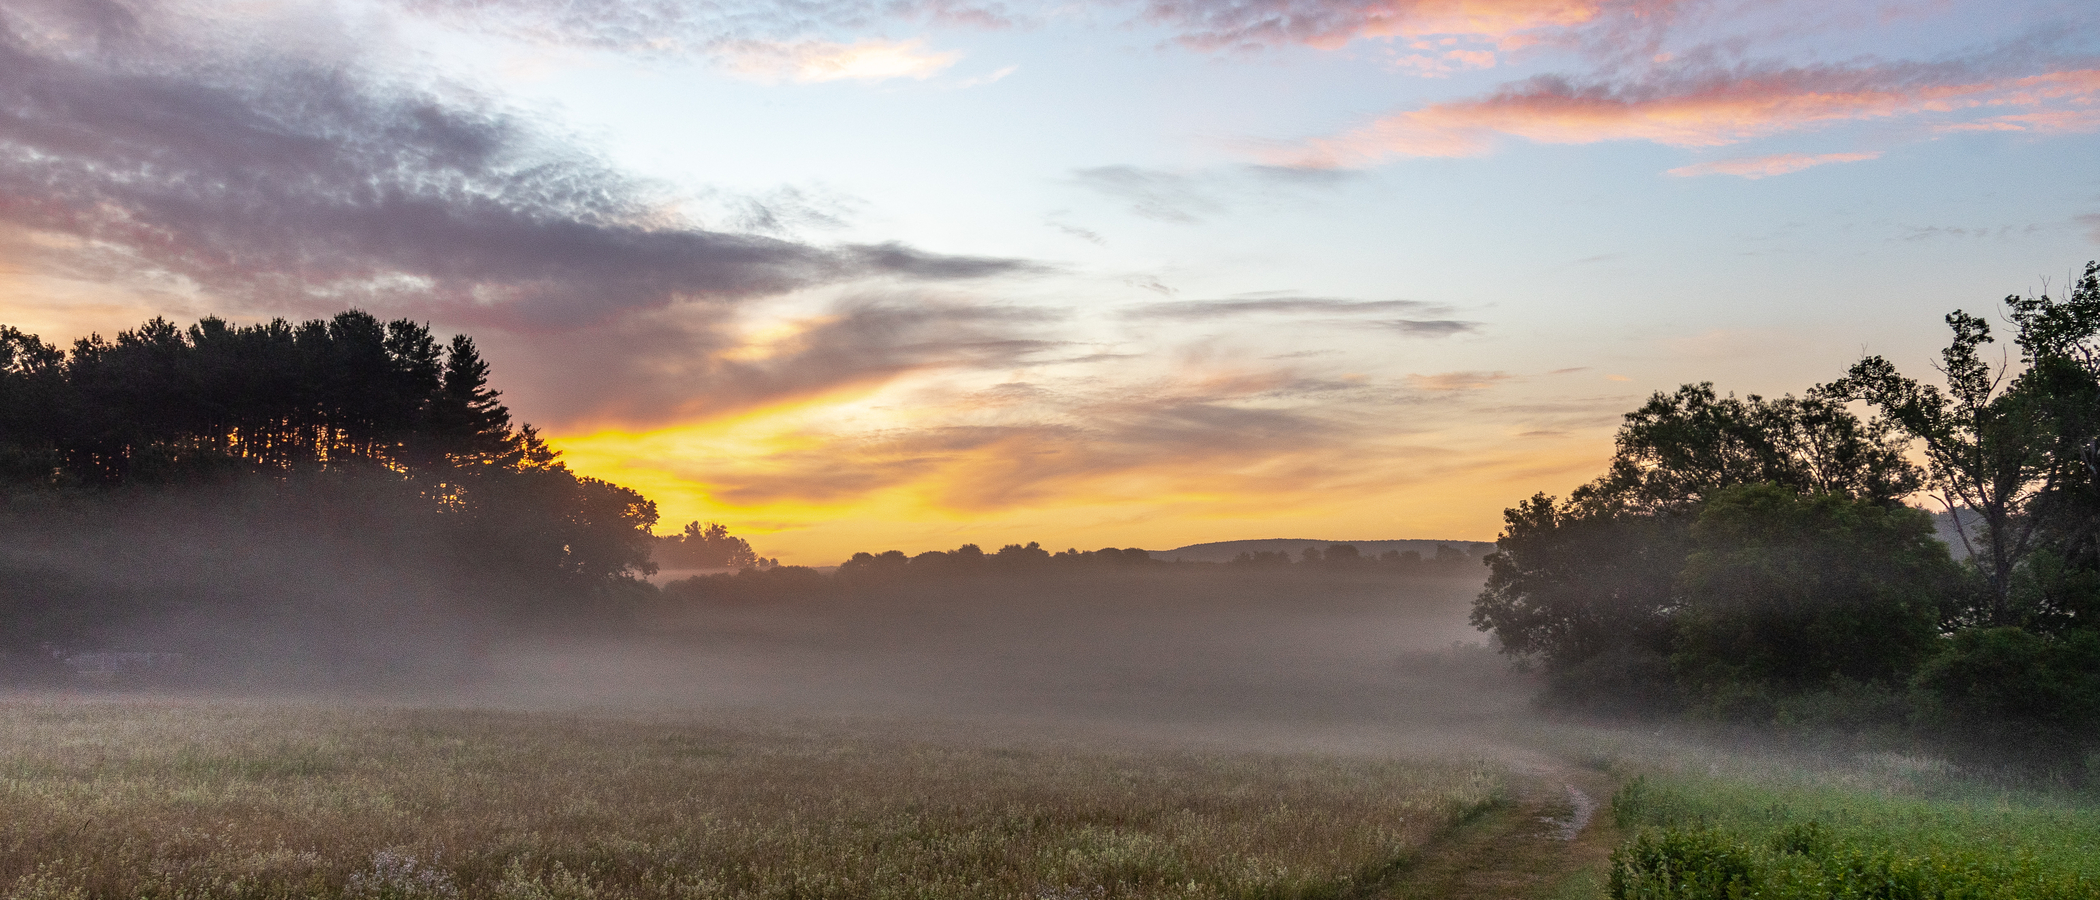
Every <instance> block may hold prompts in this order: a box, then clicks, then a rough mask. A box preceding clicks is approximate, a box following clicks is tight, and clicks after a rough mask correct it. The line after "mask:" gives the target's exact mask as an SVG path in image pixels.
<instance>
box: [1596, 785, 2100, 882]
mask: <svg viewBox="0 0 2100 900" xmlns="http://www.w3.org/2000/svg"><path fill="white" fill-rule="evenodd" d="M1870 762H1875V761H1874V760H1870ZM1879 762H1881V763H1883V765H1880V766H1879V768H1880V771H1873V769H1874V768H1875V767H1874V766H1868V767H1866V771H1852V772H1846V771H1839V770H1826V771H1815V770H1808V771H1798V772H1793V773H1785V772H1765V773H1761V774H1752V773H1750V772H1746V771H1736V772H1729V773H1725V774H1724V773H1720V772H1718V771H1716V772H1712V773H1707V774H1699V773H1690V772H1674V773H1668V772H1666V773H1661V774H1653V775H1648V776H1644V777H1641V778H1637V779H1635V780H1633V781H1632V782H1630V783H1629V784H1628V785H1627V786H1626V787H1625V788H1624V789H1623V790H1621V791H1620V793H1619V794H1618V795H1617V796H1616V797H1615V798H1614V799H1613V802H1612V812H1613V815H1614V816H1615V818H1616V819H1617V824H1618V825H1619V827H1620V828H1621V829H1625V830H1627V831H1629V832H1630V833H1633V834H1634V837H1633V838H1632V839H1631V840H1630V841H1629V842H1628V843H1627V844H1625V845H1624V846H1622V847H1620V848H1619V849H1618V851H1616V852H1615V853H1614V854H1613V856H1612V872H1611V877H1610V884H1609V894H1610V896H1611V897H1612V898H1614V900H1633V898H1640V900H1651V898H1653V900H1661V898H1684V900H1693V898H1738V897H1740V898H1772V900H1781V898H1784V900H1794V898H1803V900H1806V898H1819V900H1820V898H1846V900H1850V898H1887V900H1908V898H1921V900H1922V898H1949V900H1953V898H1979V900H1980V898H2004V900H2012V898H2019V900H2059V898H2062V900H2071V898H2079V900H2090V898H2096V897H2100V810H2095V809H2094V808H2092V807H2091V806H2090V805H2089V804H2087V805H2081V804H2080V803H2078V802H2076V800H2075V798H2060V797H2059V798H2052V797H2048V796H2042V795H2038V794H2032V793H2022V792H2016V791H2010V790H2003V789H1992V788H1990V787H1988V786H1983V785H1976V784H1965V783H1963V782H1961V781H1960V780H1959V779H1958V778H1956V777H1954V776H1952V775H1951V774H1948V773H1946V772H1944V771H1941V770H1937V769H1936V768H1935V767H1934V766H1933V765H1931V764H1930V763H1929V761H1923V762H1921V763H1920V764H1918V765H1913V766H1909V767H1908V768H1906V767H1905V766H1901V765H1897V766H1893V767H1892V766H1889V765H1886V763H1887V760H1881V761H1879ZM1897 762H1899V763H1900V762H1902V760H1897Z"/></svg>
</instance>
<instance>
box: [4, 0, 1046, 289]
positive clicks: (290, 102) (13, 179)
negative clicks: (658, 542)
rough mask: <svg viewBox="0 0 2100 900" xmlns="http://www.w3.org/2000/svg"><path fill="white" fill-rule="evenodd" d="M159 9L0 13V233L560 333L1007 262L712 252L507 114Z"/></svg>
mask: <svg viewBox="0 0 2100 900" xmlns="http://www.w3.org/2000/svg"><path fill="white" fill-rule="evenodd" d="M193 24H194V23H186V22H183V21H180V20H173V19H169V18H167V17H165V16H161V15H159V14H158V13H157V12H156V11H155V8H154V7H151V6H140V7H136V8H132V7H116V6H112V5H107V4H101V3H91V2H87V0H79V2H64V0H54V2H51V3H46V4H44V5H42V6H37V7H18V8H7V9H0V223H4V224H8V225H13V226H18V227H21V228H25V229H29V230H31V231H36V232H42V233H49V234H57V235H65V236H68V237H70V238H72V239H74V240H76V241H77V242H78V244H79V249H78V253H79V254H80V256H81V258H83V259H91V260H93V261H95V264H96V265H98V266H100V267H102V268H103V269H104V270H105V274H106V275H107V277H109V278H112V279H115V278H124V277H133V278H138V277H144V278H159V279H163V280H172V281H174V282H176V283H184V282H186V283H190V284H195V285H197V286H199V287H201V288H203V289H205V290H207V291H209V292H211V293H214V294H217V295H220V296H222V297H227V298H242V299H245V300H248V301H250V302H252V303H253V304H256V305H260V306H276V307H279V308H282V307H283V306H285V305H287V304H290V305H292V306H294V307H299V306H300V305H301V304H304V305H305V308H309V309H320V308H340V307H341V306H343V305H347V304H353V303H355V304H363V305H368V306H375V307H379V308H382V309H384V308H389V307H404V306H413V307H414V308H415V309H417V310H419V311H420V312H421V313H422V314H426V315H427V314H437V315H439V316H440V317H444V318H449V319H450V320H452V321H455V322H461V323H481V324H496V325H502V326H505V327H521V328H547V327H570V326H575V325H579V324H584V323H590V322H597V321H603V320H606V319H608V318H613V317H617V316H620V315H623V314H626V313H628V312H630V311H634V310H643V309H653V308H660V307H664V306H667V305H670V304H673V303H678V302H702V303H713V304H724V303H734V302H739V301H743V300H747V299H750V298H755V297H762V296H768V295H774V294H778V293H781V292H785V291H792V290H796V289H799V288H805V287H809V286H812V285H820V284H829V283H836V282H841V281H846V280H851V279H855V278H862V277H867V276H873V275H890V276H898V277H904V278H910V279H953V278H980V277H985V276H990V275H997V274H1004V273H1013V272H1020V271H1026V270H1028V269H1029V266H1028V265H1027V264H1025V263H1021V262H1017V261H1012V260H996V259H985V258H967V257H946V256H939V255H935V254H929V253H925V252H922V251H918V250H914V249H912V248H909V247H904V246H901V245H896V244H880V245H865V246H863V245H853V246H844V247H831V248H823V247H816V246H811V245H807V244H801V243H796V242H793V241H787V240H782V239H778V238H769V237H763V236H758V235H751V234H731V233H722V232H715V231H708V230H705V229H703V228H700V227H697V226H695V225H693V224H691V223H689V222H686V221H684V220H683V219H682V218H680V217H678V216H676V215H674V214H672V213H670V212H668V211H667V210H668V209H669V208H670V202H669V201H670V198H667V197H665V196H663V195H661V194H660V193H659V192H658V191H657V190H656V189H654V188H653V187H652V186H650V185H648V184H646V183H644V182H641V181H638V180H636V179H634V178H632V177H629V176H627V175H625V174H624V173H622V172H620V171H619V170H617V169H615V168H613V167H611V166H609V165H608V164H606V163H604V162H602V161H600V160H599V159H597V158H596V157H594V156H593V155H591V154H589V153H586V152H584V151H581V150H578V149H576V147H575V146H574V144H573V143H572V142H569V141H567V140H565V139H564V138H563V137H562V136H560V135H558V134H554V133H552V132H550V131H548V130H547V129H545V128H543V127H540V126H538V125H537V124H536V123H534V122H533V121H531V120H528V119H526V118H524V117H522V116H520V115H518V114H515V113H512V112H509V111H507V110H504V109H502V108H499V107H496V106H493V105H491V104H489V103H487V102H483V101H478V100H476V99H474V98H473V97H472V96H471V95H467V94H465V93H464V92H461V91H458V90H454V89H441V88H433V87H416V86H411V85H406V84H403V83H400V82H398V81H393V80H389V79H386V78H382V77H380V76H378V75H377V74H375V73H373V72H371V71H370V70H368V69H365V68H362V67H360V66H359V65H357V64H356V62H355V60H344V59H317V60H309V59H307V58H304V57H300V56H296V55H292V54H267V53H255V52H242V51H231V50H225V49H215V48H214V47H212V46H211V45H209V44H206V43H202V39H200V38H198V37H197V35H196V34H195V33H194V31H195V29H194V28H193V27H191V26H192V25H193Z"/></svg>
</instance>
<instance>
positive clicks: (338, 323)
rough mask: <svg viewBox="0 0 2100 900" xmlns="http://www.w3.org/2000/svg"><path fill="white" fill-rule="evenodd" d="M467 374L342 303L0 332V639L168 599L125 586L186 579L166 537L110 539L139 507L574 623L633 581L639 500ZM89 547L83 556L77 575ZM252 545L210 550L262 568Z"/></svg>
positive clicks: (108, 628) (68, 634) (468, 343)
mask: <svg viewBox="0 0 2100 900" xmlns="http://www.w3.org/2000/svg"><path fill="white" fill-rule="evenodd" d="M488 377H489V366H488V363H487V362H486V361H485V360H483V359H482V358H481V355H480V353H479V351H478V350H477V349H476V347H475V345H474V342H473V340H472V339H471V338H468V337H466V336H464V335H460V336H455V337H453V338H451V339H450V340H449V341H446V342H442V343H441V342H440V341H438V340H437V339H436V338H435V337H434V336H433V335H432V334H431V333H430V331H429V329H428V328H427V327H425V326H423V325H419V324H417V323H414V322H410V321H407V320H399V321H394V322H389V323H382V322H380V321H379V320H378V319H376V318H374V317H373V316H372V315H370V314H368V313H364V312H360V311H356V310H352V311H348V312H344V313H340V314H338V315H336V316H334V317H333V318H330V319H326V320H320V319H317V320H313V321H308V322H303V323H300V324H297V325H294V324H291V323H289V322H286V321H284V320H281V319H280V320H275V321H272V322H269V323H266V324H261V325H251V326H236V325H233V324H230V323H228V322H225V321H223V320H220V319H216V318H207V319H204V320H201V321H199V322H197V323H196V324H195V325H192V326H190V327H189V328H186V329H182V328H177V327H176V326H175V325H174V324H172V323H170V322H168V321H167V320H165V319H159V318H156V319H154V320H152V321H149V322H147V323H145V324H144V325H142V326H140V327H139V328H137V329H135V330H129V331H124V332H121V333H119V334H118V335H117V336H116V338H115V339H114V340H106V339H104V338H102V337H101V336H99V335H94V336H90V337H87V338H83V339H81V340H79V341H76V342H75V343H74V345H73V348H72V349H71V351H69V352H61V351H60V350H58V349H57V348H56V347H54V346H52V345H49V344H45V343H44V342H43V341H42V340H40V339H39V338H37V337H36V336H35V335H28V334H24V333H22V332H21V331H19V330H17V329H13V328H7V327H0V482H4V484H0V487H4V489H5V490H6V492H7V495H8V497H9V498H11V500H10V504H9V505H8V506H7V507H6V508H4V509H0V531H6V532H8V533H10V534H15V535H19V534H23V533H27V534H34V535H37V538H38V541H39V542H41V543H43V544H45V545H46V546H44V547H43V549H42V551H41V552H39V553H22V552H17V553H14V554H12V555H10V556H9V557H8V558H6V559H0V646H4V645H11V646H15V647H22V646H30V645H34V644H36V643H54V644H57V645H60V646H78V645H80V644H82V643H84V642H89V641H94V640H98V639H102V638H104V637H106V636H107V634H109V633H110V632H112V631H113V630H114V629H116V628H119V627H121V626H123V625H124V624H126V622H127V621H128V619H129V618H130V617H132V616H134V615H138V614H144V613H147V612H153V610H142V609H139V608H135V607H134V606H127V605H126V603H127V602H128V601H125V600H123V599H122V598H124V597H128V596H132V595H138V594H156V593H157V594H159V595H163V596H173V597H175V598H184V597H187V594H186V593H185V591H186V588H180V587H178V588H176V589H174V590H169V589H166V588H163V589H160V590H159V591H157V592H156V591H140V590H137V589H135V588H136V585H138V584H140V583H144V582H148V581H151V580H153V579H166V580H169V581H171V582H174V583H177V584H186V582H184V581H183V578H184V577H187V576H181V577H177V576H172V575H170V574H168V573H169V571H170V570H174V571H181V570H183V569H184V566H183V563H182V562H181V561H180V560H178V559H176V558H175V556H176V555H179V550H178V549H177V548H175V547H174V545H168V544H156V546H160V547H162V548H163V549H161V550H156V551H154V552H153V553H147V554H136V553H132V552H131V550H132V548H134V547H135V546H137V542H138V541H139V540H148V542H149V543H152V541H153V540H157V539H151V538H150V535H149V534H148V532H151V531H152V530H153V526H154V523H153V522H152V521H151V520H150V519H141V518H140V517H139V515H138V514H139V513H141V512H142V511H145V510H149V509H150V510H152V515H154V516H159V517H171V518H174V519H177V520H182V519H189V520H191V521H190V522H189V523H188V524H191V525H193V526H194V527H195V530H196V531H197V533H196V534H194V535H192V536H191V541H192V543H193V544H196V545H200V546H219V545H222V544H227V543H232V544H239V543H241V542H243V541H248V542H251V543H252V542H254V541H255V540H257V537H256V535H258V534H261V533H271V530H270V529H266V528H263V527H261V526H262V525H263V523H266V522H275V523H276V524H275V525H273V526H271V528H272V529H275V532H282V533H287V534H291V535H299V536H302V537H303V538H304V539H306V540H308V542H309V543H308V546H309V548H319V547H324V546H330V547H335V548H336V550H337V552H350V553H355V552H356V550H357V548H358V547H361V546H362V547H369V548H375V549H376V548H382V547H383V548H390V549H389V550H388V552H389V553H390V554H392V555H393V558H394V559H395V560H396V562H397V563H398V564H399V565H400V566H401V567H402V568H404V569H405V570H414V571H418V572H424V573H427V574H429V575H430V580H431V582H432V583H431V585H429V587H430V589H433V590H436V591H439V592H442V593H445V594H450V595H454V596H458V597H467V596H479V597H485V598H501V601H500V602H501V603H502V604H503V605H507V606H508V607H509V609H510V610H511V611H512V612H514V613H527V614H531V615H540V614H546V613H561V614H564V615H567V614H569V613H575V612H587V613H588V614H591V615H596V614H598V613H600V612H603V611H604V610H605V608H606V607H605V604H604V603H602V602H600V601H602V600H604V599H605V598H606V597H608V596H610V595H617V594H633V593H635V592H638V591H642V590H644V589H645V588H646V585H643V584H642V583H641V582H639V581H638V578H637V576H640V575H644V574H647V573H649V572H651V571H653V570H654V569H653V564H652V563H651V562H650V559H649V553H650V549H651V545H652V543H653V542H652V540H651V538H650V536H649V528H650V526H651V525H653V524H654V523H655V521H656V507H655V505H654V504H653V503H651V502H650V501H649V500H648V499H647V498H645V497H643V496H642V495H640V494H639V493H636V492H635V491H632V490H630V489H627V488H624V487H621V486H619V485H614V484H610V483H607V482H604V481H600V480H598V479H594V478H587V477H582V476H578V475H576V474H575V473H573V472H571V471H569V469H568V468H567V467H566V466H565V465H563V464H562V463H561V461H560V460H559V458H558V454H556V453H555V452H554V451H553V450H552V449H551V448H549V447H548V446H547V444H546V443H545V442H544V441H543V440H541V439H540V437H539V435H538V434H537V433H536V432H535V431H534V430H533V429H532V428H531V427H530V426H517V425H513V424H512V421H511V417H510V412H509V410H508V409H506V408H505V407H504V406H503V404H502V403H501V402H500V401H499V399H498V396H499V395H498V393H497V392H496V391H494V390H493V389H491V388H490V387H489V386H488ZM299 511H304V512H305V513H307V514H308V515H304V516H301V515H297V514H294V513H297V512H299ZM212 529H217V531H216V532H214V531H213V530H212ZM331 532H332V533H331ZM20 542H21V539H20V538H19V537H18V538H16V543H17V544H18V545H19V544H20ZM271 543H273V544H276V543H281V542H274V541H272V542H271ZM278 549H279V550H280V551H281V552H289V553H291V554H292V556H293V557H294V558H303V557H306V556H309V555H310V554H307V553H303V552H300V550H299V548H292V547H285V546H280V547H279V548H278ZM259 552H260V551H258V553H259ZM98 553H99V554H102V556H101V557H100V559H99V560H98V561H99V562H100V563H102V565H99V566H83V565H79V564H78V559H77V557H79V556H81V555H82V554H85V555H87V556H88V557H89V558H93V557H94V555H95V554H98ZM253 556H254V554H250V555H248V556H238V557H237V558H236V559H235V560H233V561H234V562H237V563H238V565H239V566H240V567H243V568H245V569H247V570H260V569H267V568H269V566H268V565H267V564H266V563H261V562H259V561H257V560H255V559H254V558H253ZM410 560H414V561H415V562H414V563H410V562H409V561H410ZM220 574H226V573H223V572H222V573H220ZM232 580H234V581H239V577H234V578H232ZM328 587H332V586H330V585H315V584H313V583H312V578H311V576H310V575H307V574H303V573H297V572H287V573H283V575H282V576H281V580H280V581H279V582H277V583H276V585H275V587H274V588H266V587H262V586H256V587H255V589H254V590H252V591H251V590H247V589H246V588H243V589H240V590H232V591H229V592H228V593H230V594H233V595H236V596H238V597H240V598H242V599H243V600H244V601H246V602H251V603H253V604H255V605H258V606H263V607H267V606H270V605H273V604H274V605H281V606H283V607H284V608H285V609H286V610H291V609H296V608H304V607H301V606H300V604H299V603H297V602H294V598H295V597H296V596H297V595H300V594H302V593H313V590H312V589H315V588H328ZM273 594H275V595H276V597H275V598H274V599H273V598H272V595H273ZM157 602H160V601H157ZM173 602H175V601H174V600H166V601H165V602H162V605H163V606H166V605H168V604H169V603H173ZM183 602H189V601H188V600H186V599H185V600H183ZM383 605H384V604H383V603H379V602H378V601H377V600H375V606H374V609H375V610H377V609H378V608H379V607H380V606H383ZM308 611H309V612H311V610H310V609H309V610H308ZM160 612H167V610H160Z"/></svg>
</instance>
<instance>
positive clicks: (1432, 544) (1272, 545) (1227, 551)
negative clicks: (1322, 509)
mask: <svg viewBox="0 0 2100 900" xmlns="http://www.w3.org/2000/svg"><path fill="white" fill-rule="evenodd" d="M1332 544H1348V545H1350V546H1352V547H1355V548H1356V552H1357V553H1358V554H1360V555H1363V556H1377V555H1379V554H1381V553H1384V552H1386V551H1388V550H1398V551H1400V552H1402V553H1406V552H1407V551H1409V550H1413V551H1415V552H1416V553H1420V554H1422V558H1424V559H1429V558H1432V557H1434V556H1436V548H1437V546H1438V545H1443V546H1446V547H1450V548H1453V549H1456V550H1463V551H1465V553H1466V555H1467V556H1470V557H1473V558H1474V559H1479V558H1480V557H1482V556H1485V555H1487V554H1488V553H1489V552H1492V551H1493V550H1494V549H1495V545H1494V544H1492V543H1489V542H1486V541H1314V540H1303V539H1298V538H1268V539H1266V540H1258V541H1213V542H1211V543H1208V544H1190V545H1188V546H1186V547H1176V548H1174V549H1172V550H1151V551H1147V552H1149V553H1151V554H1152V558H1153V559H1163V560H1166V561H1168V562H1173V561H1174V560H1177V559H1179V560H1183V561H1186V562H1226V561H1229V560H1231V559H1232V558H1233V557H1235V556H1238V555H1240V554H1241V553H1261V552H1265V551H1266V552H1269V553H1274V552H1276V551H1279V550H1280V551H1283V552H1285V553H1289V554H1290V555H1291V556H1292V557H1293V558H1296V557H1298V556H1299V555H1301V554H1303V553H1304V552H1305V548H1307V547H1319V548H1322V549H1325V548H1326V547H1328V546H1329V545H1332Z"/></svg>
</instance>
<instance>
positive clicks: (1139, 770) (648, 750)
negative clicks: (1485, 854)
mask: <svg viewBox="0 0 2100 900" xmlns="http://www.w3.org/2000/svg"><path fill="white" fill-rule="evenodd" d="M1499 791H1500V787H1499V783H1498V782H1497V780H1496V779H1495V777H1494V776H1493V775H1491V774H1490V773H1489V771H1488V770H1486V769H1484V768H1482V767H1480V766H1477V765H1470V764H1465V763H1461V762H1450V761H1391V760H1384V761H1381V760H1368V759H1348V758H1315V757H1305V756H1274V755H1259V754H1215V753H1194V752H1179V751H1160V750H1154V751H1142V752H1141V751H1114V750H1107V749H1089V750H1073V749H1070V748H1063V749H1031V748H1030V747H1028V746H1000V745H998V744H996V743H994V742H990V741H976V742H968V741H954V740H933V739H927V738H921V737H914V736H911V735H908V734H901V733H897V732H888V733H856V732H849V731H846V730H843V729H842V728H838V727H815V726H802V727H788V726H782V725H758V724H737V723H725V722H722V721H719V720H718V721H714V722H712V723H709V722H697V721H672V720H661V721H649V720H643V719H637V718H632V717H629V718H618V717H600V718H590V717H582V716H562V715H549V714H526V713H497V712H471V711H454V710H415V709H369V708H368V709H354V710H353V709H331V708H323V707H308V708H301V707H286V706H271V705H241V704H207V703H170V704H153V703H73V702H28V701H18V702H10V703H0V894H4V895H5V896H6V897H7V898H10V900H30V898H38V900H43V898H51V900H60V898H88V897H127V898H153V900H161V898H165V900H176V898H185V900H187V898H198V900H202V898H218V897H224V898H273V897H343V898H358V900H455V898H482V897H489V898H505V900H557V898H576V900H582V898H613V897H646V898H656V897H663V898H716V897H723V898H730V897H737V898H742V897H751V898H801V897H871V898H891V897H895V898H929V900H930V898H948V897H955V898H962V897H970V898H997V897H1015V898H1070V900H1078V898H1104V900H1105V898H1120V897H1170V896H1171V897H1199V898H1200V897H1217V898H1322V897H1346V896H1352V895H1355V894H1357V893H1358V892H1360V891H1361V890H1362V889H1364V888H1365V887H1366V886H1368V885H1369V884H1370V883H1372V882H1375V881H1377V880H1378V879H1381V878H1383V877H1385V876H1386V875H1387V874H1389V873H1391V872H1392V871H1394V870H1395V869H1396V868H1398V867H1401V866H1404V865H1405V863H1406V861H1407V860H1408V859H1409V858H1410V856H1411V854H1412V853H1413V852H1414V851H1415V848H1417V847H1419V846H1420V845H1421V844H1422V843H1423V842H1425V841H1426V840H1427V839H1429V838H1431V837H1433V836H1434V835H1436V834H1437V833H1439V832H1440V831H1442V830H1444V829H1446V828H1448V827H1450V826H1451V825H1453V824H1454V823H1455V822H1458V821H1460V820H1462V819H1465V818H1467V817H1469V816H1471V815H1474V814H1476V813H1478V812H1480V811H1481V810H1483V809H1485V808H1487V807H1488V806H1489V805H1490V804H1493V803H1494V802H1496V800H1497V798H1498V796H1499Z"/></svg>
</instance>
